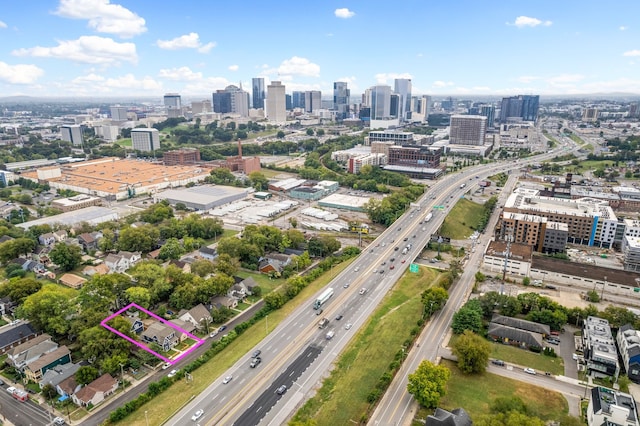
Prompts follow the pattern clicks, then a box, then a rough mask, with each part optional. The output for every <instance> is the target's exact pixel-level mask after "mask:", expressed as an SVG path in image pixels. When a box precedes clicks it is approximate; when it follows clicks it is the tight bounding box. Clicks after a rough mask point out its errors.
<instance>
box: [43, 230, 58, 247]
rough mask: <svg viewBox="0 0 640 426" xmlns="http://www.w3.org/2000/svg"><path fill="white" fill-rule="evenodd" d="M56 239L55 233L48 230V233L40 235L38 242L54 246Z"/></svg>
mask: <svg viewBox="0 0 640 426" xmlns="http://www.w3.org/2000/svg"><path fill="white" fill-rule="evenodd" d="M56 241H57V240H56V236H55V235H53V232H47V233H46V234H42V235H40V236H39V237H38V242H39V243H40V244H42V245H43V246H52V245H54V244H55V243H56Z"/></svg>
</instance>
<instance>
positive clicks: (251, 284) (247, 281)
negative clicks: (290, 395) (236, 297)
mask: <svg viewBox="0 0 640 426" xmlns="http://www.w3.org/2000/svg"><path fill="white" fill-rule="evenodd" d="M237 278H239V277H233V279H234V280H235V281H236V284H240V283H241V284H242V285H243V286H244V288H245V289H246V293H247V295H249V296H251V295H252V294H253V289H254V288H256V287H258V283H257V282H256V280H254V279H253V278H252V277H247V278H244V279H243V278H240V280H241V281H240V282H238V281H237Z"/></svg>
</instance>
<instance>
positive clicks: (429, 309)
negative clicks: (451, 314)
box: [421, 287, 449, 317]
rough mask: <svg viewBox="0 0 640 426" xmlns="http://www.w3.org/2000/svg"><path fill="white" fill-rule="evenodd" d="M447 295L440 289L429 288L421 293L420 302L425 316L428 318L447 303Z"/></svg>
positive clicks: (445, 291)
mask: <svg viewBox="0 0 640 426" xmlns="http://www.w3.org/2000/svg"><path fill="white" fill-rule="evenodd" d="M447 299H449V293H447V290H445V289H444V288H442V287H430V288H428V289H426V290H425V291H423V292H422V295H421V300H422V305H423V306H424V312H425V314H426V315H427V316H428V317H430V316H431V315H433V313H434V312H436V311H439V310H440V309H442V307H443V306H444V305H445V303H447Z"/></svg>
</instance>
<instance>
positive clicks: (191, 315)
mask: <svg viewBox="0 0 640 426" xmlns="http://www.w3.org/2000/svg"><path fill="white" fill-rule="evenodd" d="M178 318H180V319H181V320H182V321H186V322H189V323H191V324H193V326H194V327H195V328H197V329H198V330H201V329H202V328H205V327H206V325H205V323H206V324H211V321H212V318H211V313H210V312H209V310H208V309H207V308H205V306H204V305H203V304H202V303H199V304H197V305H196V306H194V307H193V308H191V309H189V310H188V311H187V310H184V309H183V310H181V311H180V312H178Z"/></svg>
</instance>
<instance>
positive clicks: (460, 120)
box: [449, 115, 487, 146]
mask: <svg viewBox="0 0 640 426" xmlns="http://www.w3.org/2000/svg"><path fill="white" fill-rule="evenodd" d="M486 133H487V117H484V116H482V115H452V116H451V126H450V130H449V143H450V144H452V145H475V146H483V145H484V137H485V135H486Z"/></svg>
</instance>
